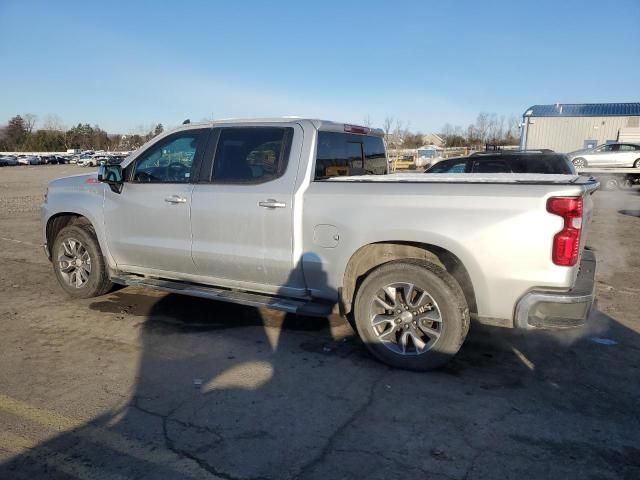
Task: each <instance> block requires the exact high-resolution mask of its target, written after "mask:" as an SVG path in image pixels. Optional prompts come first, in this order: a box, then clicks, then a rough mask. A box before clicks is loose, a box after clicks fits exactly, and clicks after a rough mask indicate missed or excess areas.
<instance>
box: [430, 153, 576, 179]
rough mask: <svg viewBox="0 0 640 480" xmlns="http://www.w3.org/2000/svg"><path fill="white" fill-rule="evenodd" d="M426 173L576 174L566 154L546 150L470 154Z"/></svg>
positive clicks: (432, 167) (451, 160) (444, 161)
mask: <svg viewBox="0 0 640 480" xmlns="http://www.w3.org/2000/svg"><path fill="white" fill-rule="evenodd" d="M425 173H555V174H570V175H575V173H576V170H575V167H574V166H573V164H572V163H571V162H570V161H569V159H568V158H567V156H566V155H563V154H561V153H554V152H552V151H546V150H527V151H497V152H479V153H473V154H471V155H470V156H468V157H457V158H450V159H448V160H442V161H441V162H438V163H436V164H435V165H432V166H431V167H429V168H428V169H427V170H425Z"/></svg>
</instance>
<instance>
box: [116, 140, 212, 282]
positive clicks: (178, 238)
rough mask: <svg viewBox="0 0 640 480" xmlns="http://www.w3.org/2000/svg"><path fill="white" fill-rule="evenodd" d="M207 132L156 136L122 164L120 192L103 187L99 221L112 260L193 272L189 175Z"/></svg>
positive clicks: (140, 268) (131, 267)
mask: <svg viewBox="0 0 640 480" xmlns="http://www.w3.org/2000/svg"><path fill="white" fill-rule="evenodd" d="M209 132H210V130H209V129H192V130H185V131H181V132H178V133H175V134H173V135H169V136H166V137H164V138H162V139H160V140H159V141H158V142H157V143H155V144H153V145H151V146H150V147H149V148H148V149H147V150H146V151H145V152H144V153H142V154H141V155H140V156H139V157H138V158H137V159H136V160H135V161H134V163H132V164H130V165H128V166H127V168H126V170H125V174H124V175H125V180H126V181H125V183H124V186H123V189H122V192H121V193H119V194H118V193H114V192H112V191H111V190H109V189H107V190H106V198H105V226H106V232H107V237H108V242H109V247H110V251H111V254H112V255H113V257H114V259H115V261H116V263H117V264H118V266H126V267H127V270H131V271H141V272H143V271H160V273H161V272H167V275H168V276H176V275H175V274H177V276H179V274H183V273H185V274H188V273H193V271H194V269H195V267H194V264H193V261H192V259H191V221H190V216H189V209H190V205H191V193H192V190H193V183H191V177H192V175H193V172H194V171H195V168H196V166H197V164H198V159H199V157H200V156H201V152H202V150H203V145H204V143H205V142H206V138H205V137H207V134H208V133H209Z"/></svg>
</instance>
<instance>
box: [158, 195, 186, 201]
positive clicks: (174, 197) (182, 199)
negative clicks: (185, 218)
mask: <svg viewBox="0 0 640 480" xmlns="http://www.w3.org/2000/svg"><path fill="white" fill-rule="evenodd" d="M164 201H165V202H167V203H187V199H186V198H184V197H181V196H179V195H171V196H170V197H166V198H165V199H164Z"/></svg>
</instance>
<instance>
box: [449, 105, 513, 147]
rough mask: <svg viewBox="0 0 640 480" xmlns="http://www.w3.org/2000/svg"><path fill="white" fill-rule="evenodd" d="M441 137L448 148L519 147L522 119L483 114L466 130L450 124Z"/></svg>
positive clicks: (511, 116)
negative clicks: (488, 145)
mask: <svg viewBox="0 0 640 480" xmlns="http://www.w3.org/2000/svg"><path fill="white" fill-rule="evenodd" d="M441 137H442V139H443V140H444V142H445V146H447V147H484V145H487V144H490V145H517V144H518V143H520V119H519V118H518V117H517V116H515V115H510V116H509V117H505V116H504V115H498V114H496V113H486V112H482V113H480V114H478V117H477V118H476V121H475V122H474V123H471V124H469V125H468V126H467V127H466V128H463V127H461V126H460V125H451V124H449V123H447V124H445V125H444V126H443V127H442V133H441Z"/></svg>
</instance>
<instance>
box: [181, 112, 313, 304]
mask: <svg viewBox="0 0 640 480" xmlns="http://www.w3.org/2000/svg"><path fill="white" fill-rule="evenodd" d="M302 140H303V130H302V128H301V127H300V126H299V125H297V124H286V126H283V125H282V124H277V123H276V124H274V125H261V126H238V127H224V128H219V129H216V130H214V135H213V137H212V140H211V142H212V145H213V146H212V147H211V148H210V149H208V152H209V150H210V153H207V161H206V162H205V163H204V164H203V171H202V173H201V175H202V181H201V182H199V183H198V184H196V186H195V188H194V191H193V195H192V202H193V203H192V206H191V218H192V231H191V234H192V238H193V244H192V256H193V261H194V262H195V265H196V269H197V274H198V275H202V276H206V277H208V278H209V279H210V280H209V281H210V282H211V283H215V284H217V285H223V286H225V285H227V286H230V287H231V286H240V287H242V288H244V289H248V290H255V291H264V292H268V293H282V294H286V295H303V294H304V293H305V289H304V281H303V279H302V273H301V268H300V266H299V265H296V264H294V261H293V235H294V231H293V200H294V198H293V194H294V192H293V189H294V185H295V179H296V174H297V167H298V164H299V159H300V154H301V150H302Z"/></svg>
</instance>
